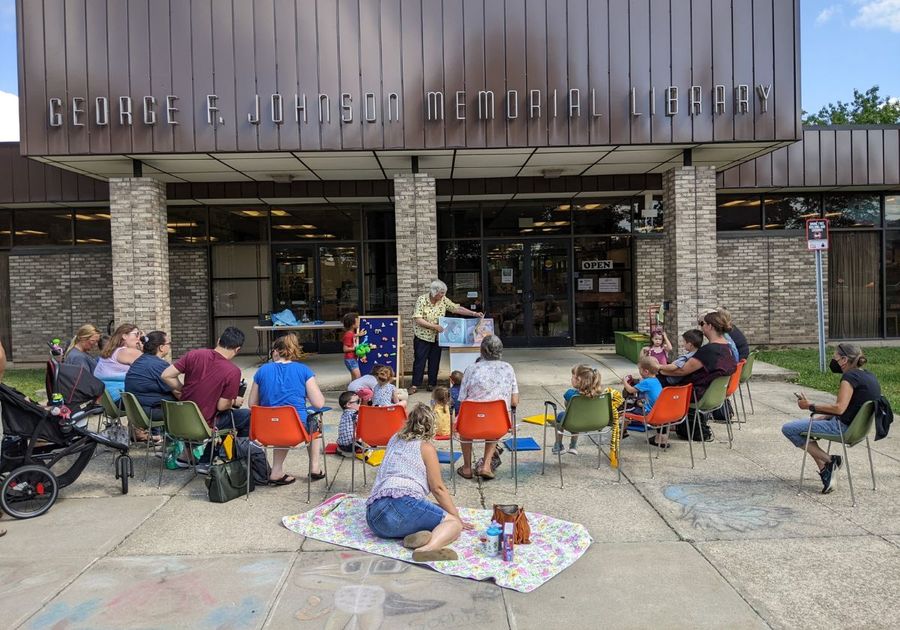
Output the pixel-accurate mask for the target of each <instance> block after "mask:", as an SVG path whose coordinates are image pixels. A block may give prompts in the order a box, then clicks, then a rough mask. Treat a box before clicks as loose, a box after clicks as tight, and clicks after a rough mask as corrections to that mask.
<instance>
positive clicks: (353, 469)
mask: <svg viewBox="0 0 900 630" xmlns="http://www.w3.org/2000/svg"><path fill="white" fill-rule="evenodd" d="M355 483H356V440H353V457H352V458H351V459H350V493H351V494H352V493H353V491H354V490H355Z"/></svg>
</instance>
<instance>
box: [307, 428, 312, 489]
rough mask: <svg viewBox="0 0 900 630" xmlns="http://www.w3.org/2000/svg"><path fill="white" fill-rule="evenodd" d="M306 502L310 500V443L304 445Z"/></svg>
mask: <svg viewBox="0 0 900 630" xmlns="http://www.w3.org/2000/svg"><path fill="white" fill-rule="evenodd" d="M306 468H307V470H308V472H307V473H306V502H307V503H309V501H310V499H312V441H310V442H309V443H308V444H307V445H306Z"/></svg>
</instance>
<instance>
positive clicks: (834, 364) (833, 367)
mask: <svg viewBox="0 0 900 630" xmlns="http://www.w3.org/2000/svg"><path fill="white" fill-rule="evenodd" d="M828 368H829V369H830V370H831V371H832V372H834V373H835V374H840V373H841V372H843V370H842V369H841V364H840V363H838V361H837V359H832V360H831V363H829V364H828Z"/></svg>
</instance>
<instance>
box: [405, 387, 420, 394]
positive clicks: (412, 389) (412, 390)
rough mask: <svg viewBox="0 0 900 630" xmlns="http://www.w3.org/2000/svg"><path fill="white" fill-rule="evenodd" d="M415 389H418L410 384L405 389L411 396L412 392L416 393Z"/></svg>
mask: <svg viewBox="0 0 900 630" xmlns="http://www.w3.org/2000/svg"><path fill="white" fill-rule="evenodd" d="M416 391H418V389H417V388H416V386H415V385H410V386H409V389H408V390H406V393H407V394H409V395H410V396H412V395H413V394H415V393H416Z"/></svg>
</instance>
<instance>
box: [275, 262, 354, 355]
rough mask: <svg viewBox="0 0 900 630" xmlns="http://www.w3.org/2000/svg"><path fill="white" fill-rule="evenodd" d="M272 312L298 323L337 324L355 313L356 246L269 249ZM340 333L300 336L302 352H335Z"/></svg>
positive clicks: (305, 334)
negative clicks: (287, 313) (284, 312)
mask: <svg viewBox="0 0 900 630" xmlns="http://www.w3.org/2000/svg"><path fill="white" fill-rule="evenodd" d="M272 257H273V264H274V268H275V274H274V276H275V283H274V287H273V292H272V293H273V297H274V303H275V305H274V308H275V310H276V311H281V310H284V309H290V310H291V311H292V312H293V313H294V316H295V317H296V318H297V320H299V321H301V322H302V321H309V322H312V321H316V320H323V321H339V320H340V319H341V317H343V315H344V314H345V313H349V312H351V311H355V312H359V303H360V292H359V287H360V282H359V248H358V247H357V246H356V245H282V246H274V247H273V248H272ZM340 333H341V331H340V330H333V331H332V330H328V331H322V332H319V333H304V335H303V338H302V340H301V341H302V342H303V347H304V349H305V350H312V351H320V352H337V351H339V350H340Z"/></svg>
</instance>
